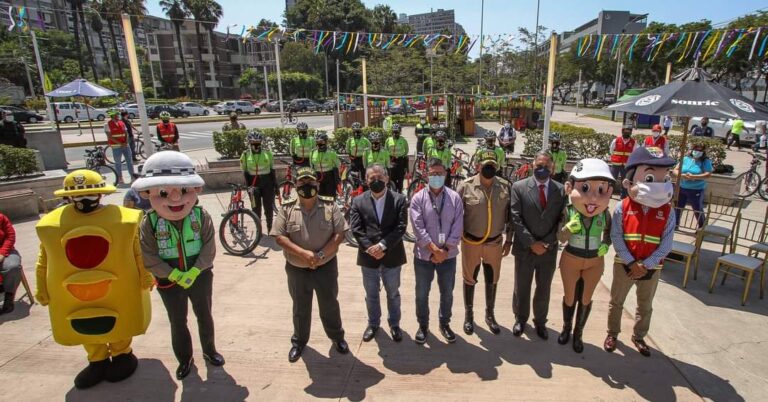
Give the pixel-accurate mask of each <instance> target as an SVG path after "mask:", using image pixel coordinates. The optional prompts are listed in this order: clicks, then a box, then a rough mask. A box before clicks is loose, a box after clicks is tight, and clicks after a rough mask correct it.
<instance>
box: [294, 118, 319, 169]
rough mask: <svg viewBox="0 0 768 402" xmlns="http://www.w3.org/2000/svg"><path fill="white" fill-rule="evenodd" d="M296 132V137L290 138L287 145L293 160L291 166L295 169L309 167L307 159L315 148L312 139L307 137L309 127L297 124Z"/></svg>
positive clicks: (304, 124) (305, 124)
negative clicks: (297, 133)
mask: <svg viewBox="0 0 768 402" xmlns="http://www.w3.org/2000/svg"><path fill="white" fill-rule="evenodd" d="M296 130H297V131H298V132H299V136H298V137H293V138H291V142H290V144H289V145H288V152H289V153H290V154H291V157H292V158H293V164H294V165H296V167H299V166H309V157H310V155H311V154H312V150H313V149H314V148H315V144H314V141H313V140H312V138H309V137H308V136H307V132H308V131H309V127H308V126H307V123H304V122H303V121H302V122H299V123H298V124H296Z"/></svg>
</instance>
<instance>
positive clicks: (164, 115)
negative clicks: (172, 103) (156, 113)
mask: <svg viewBox="0 0 768 402" xmlns="http://www.w3.org/2000/svg"><path fill="white" fill-rule="evenodd" d="M170 119H171V114H170V113H168V112H160V120H170Z"/></svg>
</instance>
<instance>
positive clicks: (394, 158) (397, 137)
mask: <svg viewBox="0 0 768 402" xmlns="http://www.w3.org/2000/svg"><path fill="white" fill-rule="evenodd" d="M401 132H402V128H401V127H400V125H399V124H397V123H395V124H393V125H392V136H391V137H389V138H387V140H386V141H385V142H384V147H385V148H386V149H387V151H389V158H390V165H391V166H392V168H391V169H390V171H389V177H390V178H391V179H392V183H394V185H395V188H396V189H397V191H398V192H403V180H405V172H407V171H408V141H407V140H406V139H405V138H403V137H402V136H401Z"/></svg>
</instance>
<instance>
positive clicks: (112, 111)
mask: <svg viewBox="0 0 768 402" xmlns="http://www.w3.org/2000/svg"><path fill="white" fill-rule="evenodd" d="M119 114H120V111H118V110H117V109H115V108H111V109H108V110H107V116H109V117H112V116H117V115H119Z"/></svg>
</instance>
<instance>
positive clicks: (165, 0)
mask: <svg viewBox="0 0 768 402" xmlns="http://www.w3.org/2000/svg"><path fill="white" fill-rule="evenodd" d="M160 7H162V8H163V11H164V12H165V15H167V16H168V18H169V19H170V20H171V23H172V24H173V28H174V29H175V30H176V46H178V47H179V58H180V59H181V71H182V73H183V75H184V76H183V77H182V78H181V83H180V85H179V88H184V93H183V94H182V95H186V96H189V92H188V88H189V80H188V77H189V75H188V74H187V63H186V62H185V61H184V48H183V47H182V46H181V25H182V24H183V23H184V20H185V19H186V18H187V17H188V16H189V12H188V11H187V10H186V9H185V8H184V5H183V4H182V2H181V0H160ZM164 86H165V85H164Z"/></svg>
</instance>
